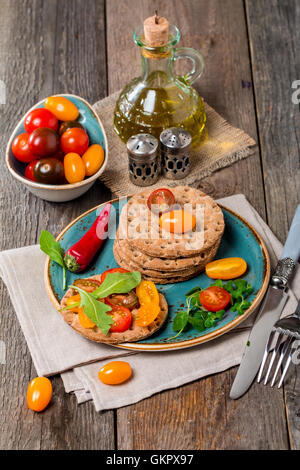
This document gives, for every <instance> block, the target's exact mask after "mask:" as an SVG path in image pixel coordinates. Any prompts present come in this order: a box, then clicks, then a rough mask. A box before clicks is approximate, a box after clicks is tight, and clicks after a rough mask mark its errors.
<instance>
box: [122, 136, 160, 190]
mask: <svg viewBox="0 0 300 470" xmlns="http://www.w3.org/2000/svg"><path fill="white" fill-rule="evenodd" d="M127 152H128V167H129V179H130V181H131V182H132V183H133V184H135V185H137V186H150V185H152V184H154V183H156V182H157V180H158V178H159V174H160V161H159V155H158V140H157V139H156V138H155V137H154V136H153V135H150V134H137V135H133V136H131V137H130V138H129V139H128V141H127Z"/></svg>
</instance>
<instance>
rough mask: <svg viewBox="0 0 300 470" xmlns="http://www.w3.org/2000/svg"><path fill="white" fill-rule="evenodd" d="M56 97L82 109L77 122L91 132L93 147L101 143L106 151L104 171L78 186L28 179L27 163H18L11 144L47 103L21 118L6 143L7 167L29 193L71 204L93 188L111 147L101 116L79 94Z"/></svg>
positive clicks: (37, 105)
mask: <svg viewBox="0 0 300 470" xmlns="http://www.w3.org/2000/svg"><path fill="white" fill-rule="evenodd" d="M55 96H64V97H65V98H68V99H69V100H70V101H72V102H73V103H74V104H75V105H76V106H77V108H78V109H79V118H78V121H79V122H80V123H81V124H82V125H83V126H84V128H85V130H86V132H87V133H88V136H89V139H90V145H92V144H100V145H101V146H102V147H103V148H104V154H105V156H104V162H103V164H102V166H101V168H100V169H99V170H98V171H97V173H95V174H94V175H93V176H90V177H89V178H86V179H84V180H83V181H80V182H79V183H74V184H63V185H51V184H42V183H36V182H35V181H31V180H29V179H27V178H25V176H24V172H25V168H26V164H25V163H22V162H20V161H19V160H17V159H16V158H15V156H14V155H13V153H12V148H11V147H12V142H13V140H14V138H15V137H16V136H17V135H19V134H21V133H22V132H25V129H24V119H25V116H26V115H27V114H28V113H29V112H30V111H32V110H33V109H36V108H43V107H44V104H45V100H42V101H40V102H39V103H37V104H36V105H35V106H33V107H32V108H31V109H30V110H29V111H27V113H26V114H25V116H23V117H22V119H21V120H20V121H19V123H18V124H17V126H16V127H15V129H14V131H13V133H12V135H11V137H10V139H9V142H8V144H7V148H6V164H7V167H8V169H9V171H10V173H11V174H12V175H13V177H14V178H16V179H17V180H18V181H20V182H21V183H23V185H24V186H25V187H26V188H27V189H28V190H29V191H30V192H32V193H33V194H34V195H35V196H38V197H40V198H42V199H45V200H46V201H51V202H65V201H71V200H72V199H75V198H77V197H79V196H81V195H82V194H84V193H85V192H86V191H88V190H89V189H90V188H91V186H93V184H94V183H95V181H96V179H97V178H98V177H99V176H100V175H101V174H102V173H103V171H104V170H105V167H106V164H107V160H108V145H107V138H106V134H105V130H104V128H103V125H102V123H101V121H100V119H99V117H98V116H97V115H96V113H95V111H94V110H93V108H92V107H91V105H89V103H88V102H87V101H85V100H84V99H82V98H80V97H79V96H76V95H68V94H63V95H55ZM8 184H9V181H8Z"/></svg>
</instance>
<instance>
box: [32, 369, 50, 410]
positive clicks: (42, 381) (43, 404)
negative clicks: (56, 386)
mask: <svg viewBox="0 0 300 470" xmlns="http://www.w3.org/2000/svg"><path fill="white" fill-rule="evenodd" d="M51 397H52V384H51V382H50V380H49V379H47V378H46V377H36V378H35V379H33V380H32V381H31V382H30V384H29V385H28V389H27V405H28V408H29V409H30V410H33V411H38V412H40V411H43V410H44V409H45V408H47V406H48V405H49V403H50V400H51Z"/></svg>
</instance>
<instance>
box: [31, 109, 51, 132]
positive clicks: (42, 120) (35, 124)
mask: <svg viewBox="0 0 300 470" xmlns="http://www.w3.org/2000/svg"><path fill="white" fill-rule="evenodd" d="M24 127H25V130H26V131H27V132H28V133H29V134H31V132H33V131H34V130H35V129H38V128H39V127H47V128H49V129H52V130H53V131H54V132H56V131H57V129H58V120H57V118H56V117H55V116H54V114H53V113H51V111H49V110H48V109H45V108H36V109H33V110H32V111H30V112H29V113H28V114H27V115H26V117H25V120H24Z"/></svg>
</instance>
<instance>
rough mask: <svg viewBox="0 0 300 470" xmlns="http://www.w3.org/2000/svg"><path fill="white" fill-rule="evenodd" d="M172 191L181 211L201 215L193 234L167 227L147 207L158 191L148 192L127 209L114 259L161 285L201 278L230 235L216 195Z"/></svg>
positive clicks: (191, 190) (183, 188)
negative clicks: (225, 233) (227, 235)
mask: <svg viewBox="0 0 300 470" xmlns="http://www.w3.org/2000/svg"><path fill="white" fill-rule="evenodd" d="M170 190H171V191H172V192H173V194H174V196H175V199H176V205H177V206H178V208H179V207H180V208H181V209H183V210H184V211H186V212H189V213H192V214H193V215H194V216H195V217H196V227H195V228H194V229H193V230H190V231H187V232H185V233H183V234H182V233H171V232H170V231H169V230H164V229H162V228H161V227H160V225H159V215H157V214H155V213H153V211H150V210H149V208H148V206H147V200H148V197H149V195H150V194H151V192H152V190H151V189H147V190H145V191H143V192H141V193H139V194H136V195H134V196H133V197H132V198H131V199H130V200H129V201H128V203H127V204H126V205H125V206H124V207H123V209H122V212H121V215H120V224H119V228H118V231H117V234H116V239H115V242H114V256H115V259H116V261H117V263H118V264H119V265H120V266H121V267H122V268H124V269H127V270H129V271H133V270H136V271H140V272H141V274H142V276H143V278H144V279H148V280H152V281H153V282H155V283H157V284H168V283H174V282H182V281H185V280H187V279H190V278H192V277H195V276H196V275H198V274H199V273H200V272H201V271H203V270H204V268H205V266H206V264H207V263H209V262H210V261H211V260H212V259H213V258H214V256H215V254H216V252H217V249H218V247H219V244H220V241H221V238H222V235H223V232H224V217H223V213H222V210H221V209H220V207H219V206H218V204H217V203H216V202H215V201H214V200H213V199H212V198H211V197H210V196H207V195H206V194H205V193H203V192H202V191H199V190H198V189H194V188H190V187H188V186H177V187H176V188H170Z"/></svg>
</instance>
